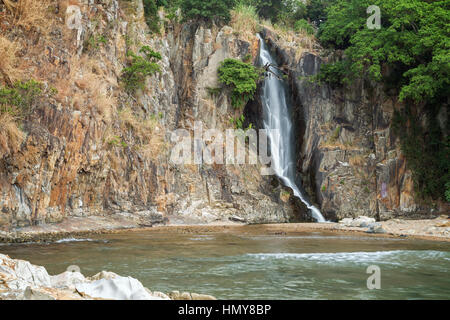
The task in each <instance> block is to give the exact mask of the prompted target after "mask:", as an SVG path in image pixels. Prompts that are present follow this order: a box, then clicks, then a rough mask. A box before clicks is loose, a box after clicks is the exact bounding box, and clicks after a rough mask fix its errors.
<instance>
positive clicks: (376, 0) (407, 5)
mask: <svg viewBox="0 0 450 320" xmlns="http://www.w3.org/2000/svg"><path fill="white" fill-rule="evenodd" d="M370 5H377V6H379V7H380V9H381V19H382V28H381V29H380V30H370V29H368V28H367V25H366V22H367V19H368V14H367V12H366V10H367V8H368V7H369V6H370ZM327 12H328V17H327V21H326V22H325V23H324V24H322V27H321V28H320V32H319V34H320V40H321V41H322V43H323V44H324V45H326V46H328V47H333V48H338V49H344V50H345V56H346V58H347V59H348V60H350V61H351V64H350V68H349V69H347V72H346V76H347V77H348V78H354V77H355V76H361V75H363V76H366V77H368V78H370V79H373V80H376V81H381V80H384V77H385V76H388V74H386V75H384V74H383V72H382V70H383V66H388V67H390V68H391V70H395V72H398V71H400V72H402V74H401V78H400V79H399V81H398V90H399V98H400V100H406V99H411V100H414V101H416V102H420V101H430V100H433V99H436V98H437V99H439V98H440V97H443V96H448V94H449V90H448V89H449V87H450V74H449V73H450V54H449V50H450V36H449V35H450V33H449V31H450V29H449V28H450V13H449V12H450V1H448V0H446V1H429V2H428V1H421V0H350V1H346V0H339V1H335V2H334V4H333V5H332V6H330V7H329V9H328V11H327Z"/></svg>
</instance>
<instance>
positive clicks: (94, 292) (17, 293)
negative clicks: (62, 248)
mask: <svg viewBox="0 0 450 320" xmlns="http://www.w3.org/2000/svg"><path fill="white" fill-rule="evenodd" d="M0 300H215V298H214V297H212V296H210V295H203V294H197V293H187V292H184V293H183V294H181V295H180V294H179V292H178V291H174V292H172V293H170V294H169V295H166V294H164V293H162V292H158V291H154V292H152V291H150V290H149V289H147V288H145V287H144V286H143V285H142V283H141V282H140V281H139V280H137V279H134V278H131V277H122V276H119V275H117V274H115V273H113V272H107V271H102V272H100V273H98V274H96V275H94V276H92V277H89V278H86V277H84V276H83V275H82V274H81V273H80V272H77V271H74V270H73V271H66V272H64V273H62V274H59V275H56V276H50V275H49V274H48V273H47V271H46V270H45V268H44V267H40V266H35V265H32V264H31V263H30V262H28V261H24V260H14V259H11V258H10V257H8V256H6V255H3V254H0Z"/></svg>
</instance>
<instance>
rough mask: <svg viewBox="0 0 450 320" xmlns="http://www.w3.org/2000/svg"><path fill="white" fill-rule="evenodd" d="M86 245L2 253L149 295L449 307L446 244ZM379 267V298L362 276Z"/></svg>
mask: <svg viewBox="0 0 450 320" xmlns="http://www.w3.org/2000/svg"><path fill="white" fill-rule="evenodd" d="M89 240H90V241H78V242H60V243H54V244H30V245H0V252H1V253H4V254H8V255H10V256H11V257H12V258H16V259H25V260H29V261H31V262H32V263H33V264H37V265H43V266H45V267H46V268H47V270H48V271H49V273H50V274H58V273H61V272H64V271H65V270H66V268H67V267H68V266H70V265H78V266H79V267H80V268H81V271H82V273H83V274H84V275H86V276H90V275H94V274H95V273H97V272H100V271H102V270H108V271H113V272H116V273H118V274H120V275H123V276H132V277H134V278H137V279H139V280H140V281H141V282H142V283H143V284H144V285H145V286H146V287H148V288H150V289H151V290H156V291H162V292H170V291H173V290H179V291H189V292H197V293H204V294H211V295H214V296H216V297H218V298H220V299H450V277H449V271H450V244H448V243H441V242H427V241H421V240H399V239H382V238H380V239H377V238H369V237H367V238H364V237H352V236H338V235H326V234H321V233H308V234H296V235H287V236H283V235H258V234H255V233H254V232H252V233H245V232H243V233H242V232H241V233H207V234H182V233H169V232H139V233H127V234H115V235H103V236H97V237H94V238H91V239H89ZM371 265H377V266H379V267H380V268H381V286H382V289H381V290H372V291H371V290H368V289H367V284H366V283H367V278H368V277H369V276H370V275H368V274H366V270H367V268H368V267H369V266H371Z"/></svg>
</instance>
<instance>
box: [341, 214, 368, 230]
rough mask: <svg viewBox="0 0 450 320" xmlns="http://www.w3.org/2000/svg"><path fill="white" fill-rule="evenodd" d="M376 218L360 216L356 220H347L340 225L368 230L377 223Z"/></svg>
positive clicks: (343, 220)
mask: <svg viewBox="0 0 450 320" xmlns="http://www.w3.org/2000/svg"><path fill="white" fill-rule="evenodd" d="M375 222H376V220H375V219H374V218H369V217H365V216H360V217H358V218H356V219H352V218H345V219H342V220H341V221H339V223H340V224H342V225H344V226H346V227H357V228H368V227H369V226H370V225H371V224H373V223H375Z"/></svg>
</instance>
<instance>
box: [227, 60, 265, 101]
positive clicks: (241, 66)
mask: <svg viewBox="0 0 450 320" xmlns="http://www.w3.org/2000/svg"><path fill="white" fill-rule="evenodd" d="M218 72H219V80H220V82H221V83H223V84H226V85H228V86H230V87H231V89H232V93H231V104H232V105H233V107H234V108H236V109H239V108H242V107H244V106H245V104H246V103H247V102H248V101H249V100H251V99H253V97H254V95H255V92H256V88H257V81H258V80H259V77H260V73H259V72H258V70H257V69H256V68H255V67H254V66H253V65H251V64H249V63H245V62H242V61H240V60H236V59H225V60H224V61H222V63H221V65H220V67H219V70H218Z"/></svg>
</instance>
